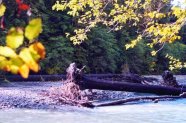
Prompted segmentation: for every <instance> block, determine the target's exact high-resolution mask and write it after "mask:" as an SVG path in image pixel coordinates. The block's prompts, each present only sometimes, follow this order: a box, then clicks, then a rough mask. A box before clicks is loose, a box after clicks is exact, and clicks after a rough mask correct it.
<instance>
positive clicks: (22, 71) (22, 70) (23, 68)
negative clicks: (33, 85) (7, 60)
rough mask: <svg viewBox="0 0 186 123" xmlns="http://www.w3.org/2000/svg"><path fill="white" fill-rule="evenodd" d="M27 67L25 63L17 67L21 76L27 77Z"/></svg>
mask: <svg viewBox="0 0 186 123" xmlns="http://www.w3.org/2000/svg"><path fill="white" fill-rule="evenodd" d="M29 71H30V70H29V67H28V66H27V65H26V64H24V65H22V66H21V67H20V68H19V70H18V72H19V73H20V75H21V76H22V77H23V78H28V75H29Z"/></svg>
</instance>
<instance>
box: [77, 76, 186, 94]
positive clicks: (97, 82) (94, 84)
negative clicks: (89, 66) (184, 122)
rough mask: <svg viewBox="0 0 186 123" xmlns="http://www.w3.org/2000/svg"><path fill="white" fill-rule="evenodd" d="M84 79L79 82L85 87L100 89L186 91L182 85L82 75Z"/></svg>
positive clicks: (148, 91)
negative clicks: (115, 79) (145, 83)
mask: <svg viewBox="0 0 186 123" xmlns="http://www.w3.org/2000/svg"><path fill="white" fill-rule="evenodd" d="M82 79H83V81H80V82H78V83H77V84H79V85H80V87H83V88H84V89H100V90H112V91H129V92H141V93H154V94H158V95H180V94H181V93H183V92H186V88H182V87H169V86H161V85H144V84H140V83H131V82H120V81H109V80H103V79H98V78H93V77H87V76H83V77H82Z"/></svg>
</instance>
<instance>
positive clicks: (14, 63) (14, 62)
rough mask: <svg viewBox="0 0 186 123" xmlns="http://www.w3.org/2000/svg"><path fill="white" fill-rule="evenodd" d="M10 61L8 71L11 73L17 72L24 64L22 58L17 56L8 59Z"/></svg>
mask: <svg viewBox="0 0 186 123" xmlns="http://www.w3.org/2000/svg"><path fill="white" fill-rule="evenodd" d="M10 62H11V65H10V71H11V73H13V74H17V73H18V71H19V68H20V67H21V66H22V65H23V64H24V62H23V60H22V59H21V58H19V57H16V58H12V59H10Z"/></svg>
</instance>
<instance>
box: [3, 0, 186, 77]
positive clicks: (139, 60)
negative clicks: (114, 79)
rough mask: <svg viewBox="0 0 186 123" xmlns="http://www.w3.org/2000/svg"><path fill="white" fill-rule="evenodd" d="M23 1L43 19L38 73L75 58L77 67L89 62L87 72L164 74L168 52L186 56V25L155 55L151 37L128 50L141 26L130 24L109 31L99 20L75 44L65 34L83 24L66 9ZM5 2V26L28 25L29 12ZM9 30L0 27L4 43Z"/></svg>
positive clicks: (41, 0) (49, 0) (57, 70)
mask: <svg viewBox="0 0 186 123" xmlns="http://www.w3.org/2000/svg"><path fill="white" fill-rule="evenodd" d="M24 2H25V3H27V4H29V5H30V6H31V9H32V10H31V11H32V17H41V18H42V21H43V32H42V34H41V35H40V36H39V37H38V40H39V41H41V42H42V43H43V45H44V46H45V48H46V53H47V54H46V58H45V59H44V60H42V61H41V63H40V65H41V71H40V72H39V74H63V73H65V72H66V68H67V67H68V65H69V64H70V63H72V62H76V63H77V65H78V67H82V66H84V65H86V69H85V72H86V73H128V72H131V73H137V74H161V73H162V72H163V71H164V70H167V69H169V60H168V59H167V58H166V57H165V56H166V54H167V53H168V54H170V55H172V56H174V57H176V58H177V59H180V60H183V61H184V60H186V56H185V53H186V42H185V38H186V35H185V33H184V32H185V29H186V28H185V26H183V27H182V30H181V31H180V32H179V33H180V35H181V39H177V40H178V41H176V42H175V43H171V44H165V46H164V47H163V49H162V50H161V51H160V52H158V53H157V55H156V56H152V54H151V52H152V51H153V50H154V48H156V47H153V48H150V47H149V46H147V45H146V43H144V42H148V39H142V41H140V42H139V44H138V45H137V46H135V47H134V48H132V49H127V50H126V48H125V45H126V44H128V43H130V41H131V40H133V39H135V38H136V37H137V36H138V34H137V30H138V29H137V28H135V27H130V26H126V27H124V28H122V29H121V30H118V31H114V32H112V31H111V32H110V29H109V28H108V27H106V26H105V25H102V24H98V25H97V26H96V27H94V28H92V29H91V31H90V32H88V33H87V37H88V38H87V39H86V40H87V41H85V42H82V43H81V44H79V45H73V42H71V41H70V40H69V38H67V37H66V32H72V33H73V31H74V30H75V28H76V27H77V26H80V27H81V25H79V24H77V22H76V21H75V20H74V19H75V18H73V17H72V16H70V15H68V14H67V13H66V12H65V11H63V12H61V11H53V10H52V6H53V5H54V4H55V2H56V0H38V1H35V0H24ZM4 4H5V5H6V6H7V11H6V14H5V20H4V25H5V27H6V28H7V29H9V28H10V27H12V26H20V25H22V26H25V25H26V23H27V22H28V21H29V19H30V17H28V16H27V15H26V12H23V13H21V14H20V15H18V14H17V11H18V8H17V6H16V3H15V1H14V0H9V1H4ZM170 6H171V5H170ZM167 8H169V6H167ZM174 19H175V18H174V17H171V16H170V18H169V20H163V19H162V20H161V21H165V22H166V21H174ZM141 28H142V27H141ZM6 33H7V30H6V29H0V43H1V44H4V43H5V42H4V41H5V35H6ZM174 72H175V73H177V74H184V73H185V72H186V70H185V69H178V70H175V71H174ZM33 74H34V73H33Z"/></svg>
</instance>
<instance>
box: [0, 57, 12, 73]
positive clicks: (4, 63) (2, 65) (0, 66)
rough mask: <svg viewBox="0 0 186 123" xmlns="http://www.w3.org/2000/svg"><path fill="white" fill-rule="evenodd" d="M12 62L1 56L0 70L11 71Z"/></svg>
mask: <svg viewBox="0 0 186 123" xmlns="http://www.w3.org/2000/svg"><path fill="white" fill-rule="evenodd" d="M9 64H10V62H9V61H8V60H7V59H6V58H5V57H3V56H0V69H3V70H4V71H9V70H10V67H9Z"/></svg>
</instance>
